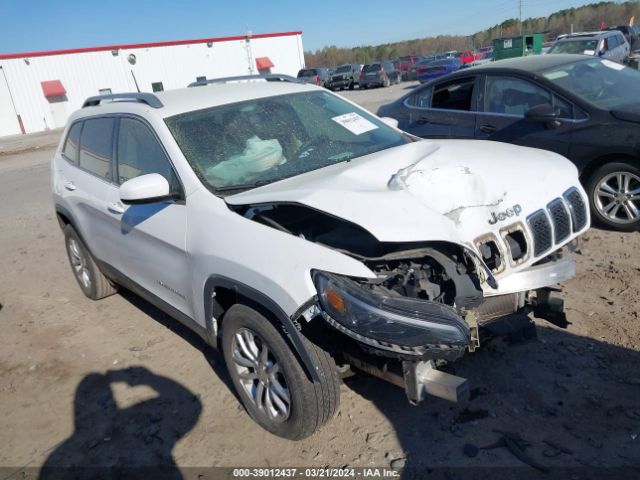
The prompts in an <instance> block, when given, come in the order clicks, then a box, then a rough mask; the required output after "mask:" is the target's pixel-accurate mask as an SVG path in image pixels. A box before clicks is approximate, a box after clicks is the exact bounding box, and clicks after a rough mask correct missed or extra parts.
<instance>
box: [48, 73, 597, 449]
mask: <svg viewBox="0 0 640 480" xmlns="http://www.w3.org/2000/svg"><path fill="white" fill-rule="evenodd" d="M51 173H52V180H51V187H52V192H53V201H54V204H55V209H56V212H57V216H58V220H59V222H60V225H61V227H62V228H63V231H64V236H65V243H66V249H67V252H68V257H69V261H70V263H71V267H72V270H73V272H74V274H75V277H76V279H77V281H78V284H79V285H80V288H81V289H82V291H83V292H84V293H85V294H86V295H87V297H89V298H92V299H95V300H97V299H100V298H103V297H106V296H107V295H110V294H112V293H114V292H115V291H116V288H117V287H118V286H122V287H126V288H128V289H131V290H133V291H135V292H137V293H138V294H140V295H141V296H143V297H144V298H146V299H148V300H149V301H150V302H152V303H153V304H155V305H156V306H158V307H159V308H160V309H162V310H164V311H165V312H167V313H168V314H170V315H171V316H173V317H174V318H176V319H177V320H180V321H182V322H184V323H185V324H186V325H188V326H189V327H190V328H192V329H194V330H195V331H196V332H198V333H199V334H200V335H201V336H202V337H203V338H204V339H205V340H206V341H207V342H209V343H210V344H211V345H213V346H219V347H221V348H222V351H223V354H224V358H225V361H226V364H227V368H228V370H229V374H230V376H231V378H232V380H233V383H234V385H235V387H236V389H237V390H238V393H239V396H240V398H241V399H242V402H243V403H244V406H245V407H246V409H247V411H248V413H249V414H250V415H251V416H252V417H253V418H254V419H255V420H256V421H257V422H258V423H259V424H260V425H262V426H263V427H264V428H266V429H267V430H269V431H270V432H273V433H274V434H276V435H280V436H282V437H286V438H290V439H300V438H303V437H305V436H308V435H310V434H311V433H313V432H314V431H315V430H316V429H317V428H319V427H320V426H321V425H322V424H324V423H325V422H326V421H328V420H329V419H330V418H331V417H332V416H333V414H334V413H335V412H336V410H337V408H338V403H339V392H340V389H339V372H344V371H345V370H346V369H348V368H349V366H354V367H357V368H359V369H362V370H365V371H367V372H369V373H372V374H374V375H379V376H381V377H383V378H385V379H387V380H391V381H392V382H394V383H396V384H399V385H403V386H404V387H405V390H406V394H407V396H408V397H409V400H410V401H411V402H414V403H417V402H419V401H420V400H421V399H422V398H423V396H424V395H425V394H433V395H437V396H440V397H443V398H448V399H450V400H456V399H457V398H458V397H460V396H461V395H463V394H464V392H465V389H466V387H467V383H466V381H465V379H461V378H459V377H454V376H452V375H450V374H447V373H444V372H442V371H439V370H437V369H436V366H437V365H436V361H437V362H439V363H438V365H439V364H440V363H441V362H442V361H447V360H448V361H452V360H455V359H457V358H459V357H460V356H462V355H463V354H464V353H465V352H466V351H471V352H472V351H474V350H475V349H477V348H478V347H479V346H480V339H481V335H482V331H483V330H482V328H483V327H487V328H488V327H490V326H491V325H492V324H493V322H497V321H500V319H501V318H503V317H505V316H508V317H509V319H510V320H509V321H510V322H513V319H514V316H516V317H518V318H519V319H520V320H522V321H523V322H524V327H522V329H523V330H526V329H527V328H529V327H530V326H531V323H530V320H529V319H528V317H527V314H528V313H529V312H530V310H531V309H532V308H533V307H535V308H537V309H544V308H545V306H548V307H549V308H551V307H553V306H555V307H556V309H555V310H556V311H558V310H559V308H557V307H558V302H555V303H554V302H552V301H551V300H553V299H551V300H549V289H548V288H547V287H549V286H551V285H554V284H556V283H558V282H561V281H564V280H566V279H568V278H570V277H572V276H573V275H574V273H575V263H574V261H573V260H572V259H571V257H570V256H567V255H565V254H566V251H567V248H565V247H568V246H570V245H571V244H572V243H573V242H574V240H575V239H576V237H578V236H579V235H580V234H581V233H583V232H584V231H586V230H587V229H588V228H589V212H588V202H587V198H586V196H585V193H584V191H583V189H582V187H581V186H580V182H579V180H578V174H577V170H576V167H575V166H574V165H573V164H572V163H571V162H569V161H568V160H566V159H564V158H562V157H560V156H558V155H557V154H554V153H550V152H546V151H542V150H535V149H531V148H523V147H517V146H513V145H507V144H504V143H492V142H481V141H465V140H442V141H426V140H419V139H417V138H415V137H412V136H410V135H408V134H406V133H404V132H402V131H400V130H398V129H397V128H395V127H394V126H393V121H391V120H390V119H380V118H378V117H376V116H374V115H372V114H370V113H368V112H367V111H365V110H363V109H361V108H360V107H358V106H357V105H355V104H354V103H351V102H349V101H347V100H345V99H343V98H342V97H340V96H338V95H335V94H332V93H330V92H328V91H326V90H324V89H322V88H318V87H315V86H310V85H301V84H296V83H290V82H287V81H271V82H248V83H224V82H217V83H212V84H210V85H206V86H202V87H198V88H190V89H182V90H174V91H167V92H162V93H158V94H156V95H153V94H144V93H143V94H119V95H118V94H116V95H108V96H101V97H93V98H90V99H88V100H87V101H86V102H85V105H84V107H83V108H82V109H81V110H79V111H77V112H75V113H74V114H73V115H72V116H71V118H70V119H69V123H68V126H67V128H66V129H65V131H64V134H63V136H62V140H61V143H60V146H59V148H58V150H57V151H56V153H55V156H54V158H53V161H52V165H51Z"/></svg>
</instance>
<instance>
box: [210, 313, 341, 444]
mask: <svg viewBox="0 0 640 480" xmlns="http://www.w3.org/2000/svg"><path fill="white" fill-rule="evenodd" d="M302 340H303V343H304V344H305V346H306V347H307V350H308V351H309V353H310V356H311V359H312V361H313V363H314V367H315V370H316V372H317V373H318V375H319V377H320V381H319V382H314V381H313V380H311V379H310V378H309V377H308V376H307V373H306V372H305V371H304V369H303V367H302V365H301V363H300V361H299V360H298V359H297V357H296V355H295V354H294V353H293V351H292V349H291V348H290V347H289V344H288V343H287V342H286V341H285V339H284V338H283V336H282V335H281V334H280V333H279V332H278V330H276V328H275V327H274V326H273V324H272V323H271V322H269V320H267V318H265V317H264V316H263V315H262V314H260V313H258V312H257V311H256V310H254V309H252V308H250V307H247V306H245V305H239V304H238V305H234V306H232V307H231V308H230V309H229V311H228V312H227V313H226V314H225V316H224V321H223V322H222V349H223V354H224V359H225V362H226V365H227V370H228V371H229V375H230V376H231V380H232V381H233V384H234V386H235V388H236V390H237V391H238V393H239V395H240V398H241V400H242V403H243V405H244V407H245V408H246V410H247V413H249V415H250V416H251V418H253V419H254V420H255V421H256V422H257V423H258V424H259V425H260V426H262V427H263V428H264V429H266V430H268V431H269V432H271V433H273V434H275V435H278V436H279V437H284V438H288V439H290V440H300V439H302V438H305V437H308V436H309V435H311V434H312V433H314V432H315V431H316V430H317V429H318V428H320V427H321V426H322V425H323V424H324V423H326V422H327V421H328V420H329V419H330V418H332V417H333V415H334V414H335V412H336V410H337V408H338V404H339V401H340V385H339V379H338V372H337V369H336V366H335V364H334V362H333V359H332V358H331V357H330V356H329V354H327V353H326V352H325V351H324V350H322V349H320V348H319V347H317V346H316V345H314V344H312V343H311V342H309V341H307V340H306V339H305V338H304V337H303V338H302Z"/></svg>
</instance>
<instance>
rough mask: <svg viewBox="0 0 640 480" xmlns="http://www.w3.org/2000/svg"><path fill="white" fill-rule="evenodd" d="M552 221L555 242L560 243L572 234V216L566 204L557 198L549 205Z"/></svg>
mask: <svg viewBox="0 0 640 480" xmlns="http://www.w3.org/2000/svg"><path fill="white" fill-rule="evenodd" d="M547 210H549V215H550V217H551V222H552V223H553V236H554V240H555V243H560V242H562V241H563V240H565V239H566V238H567V237H568V236H569V235H571V218H570V217H569V212H568V211H567V208H566V207H565V206H564V202H563V201H562V200H561V199H559V198H556V199H555V200H554V201H552V202H551V203H549V204H548V205H547Z"/></svg>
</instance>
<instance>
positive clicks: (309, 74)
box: [298, 60, 402, 91]
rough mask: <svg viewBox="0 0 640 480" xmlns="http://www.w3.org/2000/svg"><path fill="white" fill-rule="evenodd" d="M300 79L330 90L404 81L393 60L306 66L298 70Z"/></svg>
mask: <svg viewBox="0 0 640 480" xmlns="http://www.w3.org/2000/svg"><path fill="white" fill-rule="evenodd" d="M298 80H299V81H301V82H302V83H312V84H314V85H318V86H320V87H325V88H328V89H329V90H334V91H335V90H343V89H345V88H348V89H349V90H353V89H354V88H355V86H356V85H358V86H359V88H363V89H366V88H371V87H388V86H390V85H395V84H398V83H400V82H401V81H402V76H401V73H400V70H399V69H398V68H397V66H396V64H395V63H394V62H392V61H389V60H387V61H383V62H372V63H368V64H366V65H364V66H362V68H361V66H360V65H358V64H346V65H341V66H339V67H338V68H336V69H333V73H331V72H330V69H328V68H305V69H302V70H300V71H299V72H298Z"/></svg>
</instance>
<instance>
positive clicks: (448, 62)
mask: <svg viewBox="0 0 640 480" xmlns="http://www.w3.org/2000/svg"><path fill="white" fill-rule="evenodd" d="M463 65H464V64H463V63H462V62H461V61H460V60H458V59H457V58H444V59H442V60H436V61H434V62H431V63H427V64H426V65H421V66H419V67H418V68H417V70H416V72H417V74H418V81H419V82H420V83H424V82H428V81H429V80H433V79H434V78H438V77H442V76H443V75H448V74H449V73H453V72H457V71H458V70H460V69H461V68H462V66H463Z"/></svg>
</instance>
